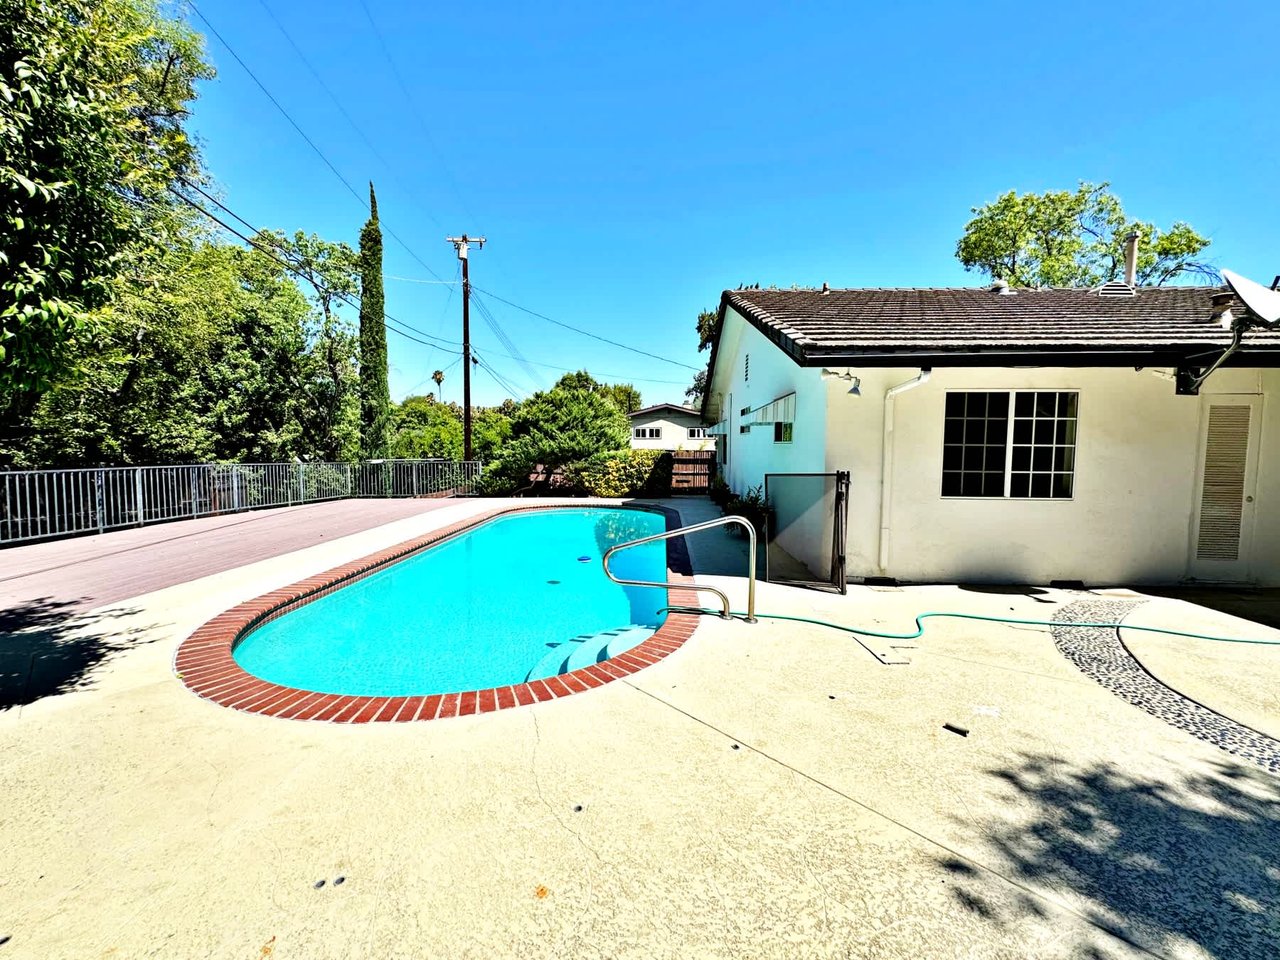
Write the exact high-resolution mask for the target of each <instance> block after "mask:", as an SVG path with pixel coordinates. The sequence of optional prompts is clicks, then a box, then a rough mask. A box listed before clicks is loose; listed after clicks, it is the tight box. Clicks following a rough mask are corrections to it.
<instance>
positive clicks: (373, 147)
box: [258, 0, 446, 283]
mask: <svg viewBox="0 0 1280 960" xmlns="http://www.w3.org/2000/svg"><path fill="white" fill-rule="evenodd" d="M258 3H259V5H260V6H261V7H262V9H263V10H265V11H266V14H267V16H268V17H270V18H271V22H272V23H274V24H275V25H276V29H277V30H279V31H280V33H281V34H282V35H283V36H284V38H285V40H287V41H288V43H289V46H291V47H292V48H293V52H294V53H296V54H297V55H298V59H299V60H301V61H302V63H303V66H305V67H306V68H307V70H308V71H310V73H311V76H313V77H314V78H315V80H316V83H318V84H319V85H320V89H321V90H323V91H324V92H325V93H326V94H327V95H328V97H329V99H330V100H331V101H333V105H334V106H335V107H337V108H338V112H339V113H341V114H342V116H343V119H345V120H346V121H347V124H348V125H349V126H350V127H351V129H352V130H354V131H355V132H356V134H357V135H358V136H359V137H360V139H361V140H363V141H364V144H365V146H366V147H368V148H369V152H370V153H372V154H373V155H374V156H375V157H377V158H378V159H379V160H380V161H382V165H383V166H384V167H386V168H387V170H388V171H389V172H391V173H393V174H394V172H395V167H393V166H392V165H391V162H390V161H389V160H387V158H386V157H384V156H383V155H382V153H381V152H380V151H379V150H378V148H377V146H376V145H375V144H374V143H373V141H372V140H371V139H369V137H368V135H367V134H366V133H365V132H364V130H363V128H361V126H360V125H359V124H358V123H356V121H355V118H353V117H352V116H351V114H350V113H348V112H347V108H346V107H344V106H343V105H342V101H341V100H339V99H338V95H337V94H335V93H334V92H333V89H332V88H331V87H330V86H329V85H328V84H327V83H326V82H325V79H324V77H322V76H321V75H320V71H318V70H317V69H316V68H315V67H314V66H313V65H312V63H311V61H310V60H308V59H307V55H306V54H305V53H303V51H302V48H301V47H300V46H298V44H297V43H296V42H295V41H294V39H293V36H292V35H291V34H290V33H289V31H288V29H287V28H286V27H285V25H284V24H283V23H281V22H280V19H279V18H278V17H277V16H276V15H275V13H274V11H272V9H271V7H270V6H268V5H267V0H258ZM396 183H398V184H400V186H402V187H403V186H404V184H402V183H400V181H399V180H397V181H396ZM407 192H408V193H410V194H412V195H413V198H414V199H415V200H417V201H418V205H419V206H420V207H421V209H422V211H423V213H425V214H426V215H427V217H428V218H430V219H431V221H432V222H433V223H435V224H436V225H437V226H440V227H443V226H444V224H442V223H440V221H439V220H437V219H436V217H435V214H433V213H432V212H431V210H430V209H429V208H428V206H427V204H426V201H424V200H423V199H422V197H421V195H420V194H419V193H418V192H417V190H416V189H415V188H414V187H412V186H410V187H408V189H407ZM395 279H399V278H398V277H397V278H395ZM421 282H422V283H431V282H433V281H430V280H423V281H421ZM437 282H440V283H444V282H446V281H437Z"/></svg>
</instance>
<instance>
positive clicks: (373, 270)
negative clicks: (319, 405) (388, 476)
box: [360, 183, 391, 460]
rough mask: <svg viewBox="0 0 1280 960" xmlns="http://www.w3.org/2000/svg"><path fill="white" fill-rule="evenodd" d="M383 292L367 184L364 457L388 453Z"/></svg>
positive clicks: (378, 236)
mask: <svg viewBox="0 0 1280 960" xmlns="http://www.w3.org/2000/svg"><path fill="white" fill-rule="evenodd" d="M383 304H384V300H383V295H382V228H381V227H380V226H379V225H378V198H377V197H376V196H374V193H373V184H372V183H370V184H369V222H368V223H366V224H365V225H364V229H363V230H361V231H360V437H361V445H360V446H361V451H362V453H363V455H364V457H365V459H366V460H380V459H383V458H384V457H386V456H387V448H388V446H389V443H390V438H389V430H388V426H389V422H390V412H391V391H390V389H389V388H388V387H387V328H386V324H385V320H384V317H385V314H384V309H383Z"/></svg>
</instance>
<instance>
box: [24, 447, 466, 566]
mask: <svg viewBox="0 0 1280 960" xmlns="http://www.w3.org/2000/svg"><path fill="white" fill-rule="evenodd" d="M479 476H480V464H479V463H478V462H476V461H465V462H459V461H450V460H381V461H378V460H375V461H367V462H364V463H202V464H192V465H189V466H170V467H93V468H88V469H74V470H11V471H4V472H0V546H3V545H6V544H11V543H20V542H26V541H31V540H53V539H57V538H59V537H69V536H75V535H77V534H82V533H104V532H105V531H107V530H115V529H118V528H120V527H140V526H144V525H145V524H149V523H164V522H166V521H169V520H182V519H189V518H192V517H207V516H214V515H217V514H224V513H240V512H242V511H245V510H255V509H258V508H259V507H285V506H292V505H294V504H300V503H315V502H318V501H321V500H341V499H347V498H354V497H433V496H434V497H439V496H466V495H468V494H470V493H472V491H473V488H474V485H475V482H476V479H477V478H478V477H479Z"/></svg>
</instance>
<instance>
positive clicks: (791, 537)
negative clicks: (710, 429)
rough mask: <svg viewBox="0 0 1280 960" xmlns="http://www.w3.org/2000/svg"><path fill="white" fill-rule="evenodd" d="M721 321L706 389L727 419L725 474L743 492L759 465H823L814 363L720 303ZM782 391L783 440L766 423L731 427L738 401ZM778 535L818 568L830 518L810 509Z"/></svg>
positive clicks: (782, 469) (803, 469)
mask: <svg viewBox="0 0 1280 960" xmlns="http://www.w3.org/2000/svg"><path fill="white" fill-rule="evenodd" d="M724 323H725V326H724V330H723V331H722V333H721V339H720V347H719V350H718V354H717V357H716V377H715V382H714V383H713V384H712V385H711V389H712V393H713V398H714V400H715V402H716V404H717V405H718V408H719V410H720V412H721V416H722V417H724V418H725V419H726V420H727V422H728V434H727V437H726V438H724V439H722V442H726V441H727V445H728V446H727V450H728V456H727V463H726V465H725V468H724V477H725V480H726V481H727V482H728V484H729V486H730V487H731V488H733V490H734V491H735V492H737V493H744V492H746V491H747V490H749V489H752V488H754V487H757V486H760V485H762V484H763V483H764V476H765V474H766V473H821V472H823V471H824V470H825V469H826V466H825V465H826V459H827V457H826V443H827V418H826V413H825V410H826V403H827V400H826V386H825V384H824V383H823V382H822V380H821V378H820V376H819V371H818V370H816V369H813V368H805V367H800V366H798V365H797V364H795V363H794V362H793V361H792V360H791V359H790V358H789V357H788V356H787V355H786V354H784V353H783V352H782V351H781V350H779V349H778V348H777V347H776V346H775V345H774V344H773V343H772V342H771V341H769V340H768V339H767V338H765V336H764V335H763V334H761V333H760V332H759V331H758V330H756V329H755V328H754V327H752V326H751V325H750V324H749V323H747V322H746V321H745V320H744V319H743V318H742V316H741V315H740V314H738V313H737V312H736V311H735V310H733V308H729V309H727V310H726V311H725V321H724ZM748 356H750V358H751V363H750V375H749V376H748V375H747V374H746V358H747V357H748ZM846 389H847V385H846ZM789 393H795V395H796V413H795V422H794V427H793V430H792V439H791V442H790V443H775V442H774V440H773V430H772V428H769V427H753V428H752V429H751V431H750V432H749V433H739V432H738V430H739V427H740V426H741V425H742V423H743V421H744V417H743V416H742V414H741V411H742V410H743V409H744V408H745V409H755V408H757V407H760V406H763V405H764V404H766V403H769V402H770V401H772V400H776V399H778V398H780V397H783V396H786V395H787V394H789ZM745 419H749V418H745ZM722 456H723V454H722ZM779 543H780V545H782V546H783V547H784V549H786V550H787V551H788V552H789V553H791V554H792V555H793V556H794V557H796V558H797V559H799V560H801V561H802V562H804V563H806V564H808V565H809V566H810V567H811V568H814V569H819V568H821V567H822V566H823V565H825V564H826V563H827V562H828V558H829V556H830V549H831V538H830V525H829V521H828V520H827V518H826V517H825V515H824V514H823V512H822V511H821V510H820V509H813V510H809V511H807V512H805V514H804V516H803V517H802V518H801V519H799V520H798V521H797V522H795V523H793V524H792V525H791V526H790V527H789V528H788V529H787V530H786V531H784V533H783V535H782V536H781V537H780V539H779Z"/></svg>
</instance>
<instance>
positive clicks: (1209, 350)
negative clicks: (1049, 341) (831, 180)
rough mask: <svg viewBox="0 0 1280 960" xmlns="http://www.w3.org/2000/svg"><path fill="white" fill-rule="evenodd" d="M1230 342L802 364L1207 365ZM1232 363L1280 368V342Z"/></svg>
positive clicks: (880, 356)
mask: <svg viewBox="0 0 1280 960" xmlns="http://www.w3.org/2000/svg"><path fill="white" fill-rule="evenodd" d="M1227 346H1228V345H1227V344H1225V343H1224V344H1222V345H1218V344H1207V343H1196V344H1176V345H1175V344H1170V345H1168V346H1162V347H1139V348H1131V347H1118V348H1117V347H1079V348H1075V347H1052V348H1047V347H1041V348H1038V349H1026V348H1023V349H1009V348H1004V347H994V348H990V349H959V350H885V351H874V352H873V351H870V350H829V351H817V350H811V351H806V352H804V353H803V355H802V356H801V357H799V358H797V362H798V363H799V364H800V365H801V366H803V367H822V366H839V367H922V366H923V367H1134V366H1139V367H1178V366H1188V365H1203V366H1207V365H1208V364H1210V363H1212V362H1213V361H1214V360H1215V359H1217V357H1218V356H1220V355H1221V354H1222V352H1223V351H1225V350H1226V348H1227ZM1226 366H1230V367H1268V368H1269V367H1280V347H1276V348H1270V347H1253V348H1246V349H1242V350H1240V351H1238V352H1236V353H1235V354H1233V355H1232V356H1231V357H1230V358H1229V359H1228V360H1227V363H1226Z"/></svg>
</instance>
